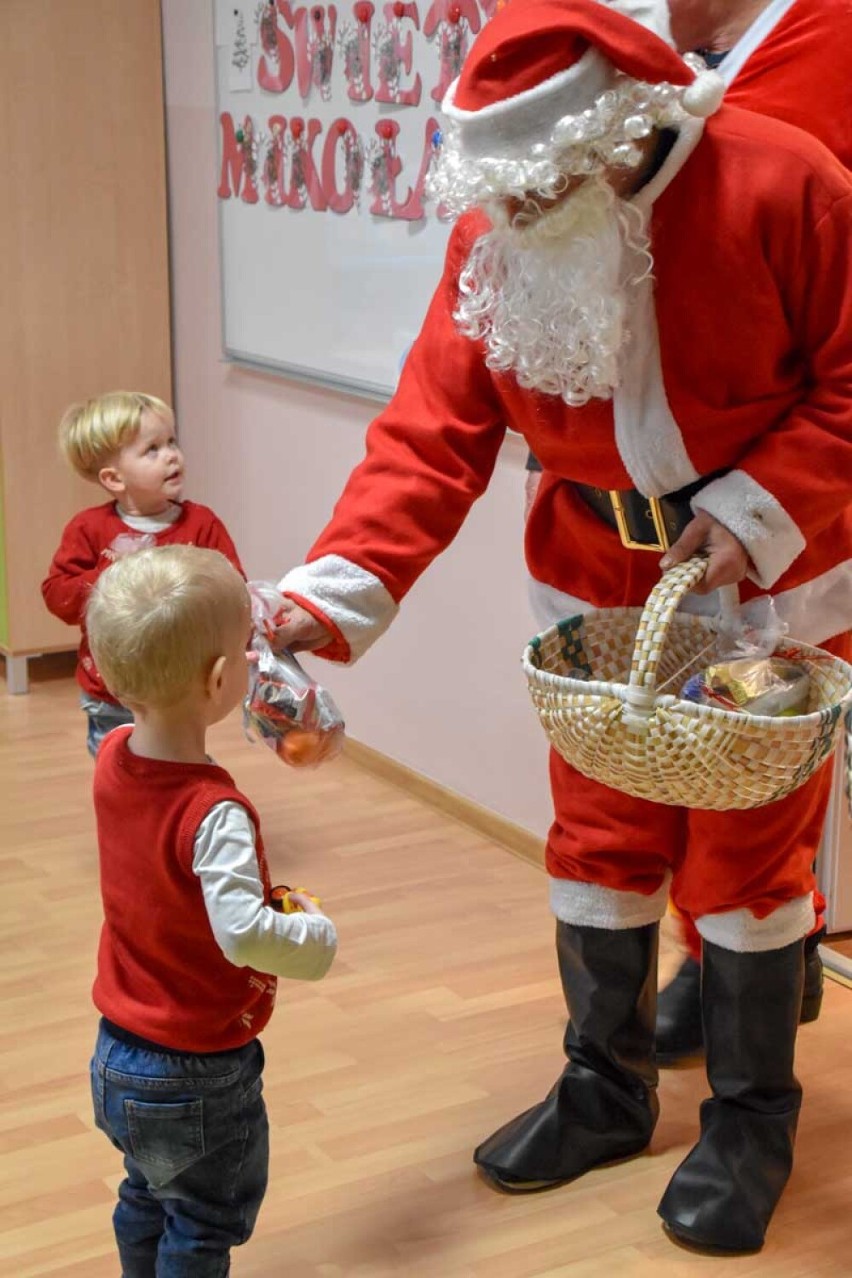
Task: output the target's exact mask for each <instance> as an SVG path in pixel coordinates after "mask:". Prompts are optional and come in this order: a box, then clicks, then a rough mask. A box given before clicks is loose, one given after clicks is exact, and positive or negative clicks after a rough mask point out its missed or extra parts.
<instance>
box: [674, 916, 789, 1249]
mask: <svg viewBox="0 0 852 1278" xmlns="http://www.w3.org/2000/svg"><path fill="white" fill-rule="evenodd" d="M803 968H804V959H803V947H802V942H801V941H796V942H795V943H794V944H793V945H787V946H785V947H784V949H781V950H768V951H765V952H763V953H758V954H736V953H734V952H733V951H732V950H724V949H721V948H720V947H719V946H718V945H712V944H710V943H709V942H707V941H705V942H704V947H703V980H702V996H701V1004H702V1009H703V1014H704V1039H705V1042H706V1044H707V1077H708V1080H709V1082H710V1087H711V1089H712V1092H713V1097H712V1099H711V1100H706V1101H704V1103H703V1104H702V1106H701V1138H700V1140H699V1141H698V1144H697V1145H696V1146H695V1147H694V1149H692V1150H691V1152H690V1153H689V1154H688V1155H687V1156H686V1158H685V1159H684V1161H683V1162H682V1163H681V1165H680V1167H678V1169H677V1171H676V1172H675V1174H674V1176H673V1177H672V1179H671V1181H670V1182H669V1186H668V1189H667V1190H666V1192H665V1194H664V1195H663V1198H662V1202H661V1203H660V1206H659V1208H658V1210H659V1213H660V1215H661V1216H662V1218H663V1220H664V1221H665V1223H666V1225H667V1227H668V1229H669V1231H670V1232H671V1233H672V1234H674V1235H675V1237H676V1238H678V1239H679V1240H680V1241H682V1242H686V1243H690V1244H692V1245H694V1246H698V1247H703V1248H710V1249H712V1250H723V1251H754V1250H756V1249H758V1248H760V1247H761V1246H762V1245H763V1239H764V1235H765V1233H766V1228H767V1225H768V1224H769V1221H770V1219H771V1217H772V1213H773V1211H774V1210H775V1207H776V1205H777V1203H778V1199H779V1198H780V1197H781V1193H782V1191H783V1189H784V1186H785V1185H786V1183H787V1179H788V1177H789V1175H790V1169H791V1167H792V1165H793V1141H794V1138H795V1135H796V1124H797V1122H798V1117H799V1106H800V1104H801V1096H802V1089H801V1087H800V1086H799V1083H798V1081H797V1079H796V1077H795V1075H794V1073H793V1052H794V1048H795V1043H796V1027H797V1025H798V1021H799V1014H800V1012H801V1006H802V978H803Z"/></svg>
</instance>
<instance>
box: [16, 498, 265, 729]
mask: <svg viewBox="0 0 852 1278" xmlns="http://www.w3.org/2000/svg"><path fill="white" fill-rule="evenodd" d="M133 533H134V529H132V528H131V527H130V525H129V524H126V523H125V522H124V520H123V519H122V518H121V516H120V515H119V514H118V512H117V510H116V507H115V502H111V501H108V502H105V503H104V505H102V506H91V507H90V508H89V509H88V510H82V511H81V512H80V514H79V515H75V516H74V518H73V519H72V520H71V522H70V523H69V524H68V525H67V526H66V528H65V531H64V532H63V534H62V540H61V542H60V543H59V549H58V550H57V552H56V554H55V555H54V556H53V561H52V563H51V565H50V571H49V572H48V574H47V576H46V577H45V579H44V581H43V582H42V583H41V593H42V596H43V598H44V602H45V603H46V604H47V607H48V609H49V610H50V611H51V612H52V613H53V615H54V616H55V617H59V619H60V620H61V621H67V623H68V625H69V626H79V627H80V631H81V635H80V646H79V648H78V649H77V682H78V683H79V685H80V687H81V688H82V689H83V691H84V692H87V693H89V695H90V696H92V697H97V699H98V700H99V701H110V702H112V704H113V705H117V704H118V703H117V701H116V699H115V697H113V696H112V695H111V694H110V693H109V692H108V691H107V689H106V685H105V684H104V681H103V679H102V678H101V676H100V675H99V674H98V671H97V668H96V666H95V663H94V661H93V660H92V654H91V652H90V651H89V641H88V639H87V638H86V627H85V624H84V615H85V610H86V600H87V598H88V596H89V591H90V590H91V588H92V586H93V585H94V584H95V582H96V581H97V579H98V577H99V576H100V575H101V573H102V572H103V571H104V569H105V568H108V567H109V565H110V564H111V563H112V561H113V559H114V558H115V556H114V555H113V554H112V551H111V549H110V547H111V545H112V543H113V541H114V540H115V538H116V537H118V536H119V535H120V534H125V535H127V534H130V535H131V536H132V535H133ZM137 535H138V536H142V534H141V533H139V534H137ZM154 541H155V542H156V544H157V545H158V546H173V545H181V546H205V547H208V548H209V549H211V550H219V551H221V553H222V554H223V555H224V556H225V558H226V559H230V561H231V563H232V564H233V565H234V567H235V568H236V569H237V571H238V572H239V573H241V574H242V576H245V573H244V572H243V568H242V564H241V563H240V561H239V557H238V555H237V551H236V548H235V546H234V543H233V542H232V541H231V538H230V537H229V536H228V532H227V530H226V528H225V525H224V524H223V523H222V521H221V519H219V518H218V517H217V516H216V515H214V514H213V511H212V510H209V509H208V508H207V506H199V505H198V504H197V503H196V502H194V501H185V502H184V503H183V506H182V508H181V513H180V515H179V516H178V518H177V519H176V520H175V522H174V523H173V524H170V525H169V527H168V528H164V529H163V531H162V532H159V533H156V534H154Z"/></svg>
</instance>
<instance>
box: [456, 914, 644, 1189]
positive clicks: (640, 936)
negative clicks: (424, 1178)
mask: <svg viewBox="0 0 852 1278" xmlns="http://www.w3.org/2000/svg"><path fill="white" fill-rule="evenodd" d="M658 936H659V927H658V925H657V924H656V923H653V924H649V925H648V926H646V927H638V928H625V929H623V930H619V931H610V930H608V929H605V928H595V927H575V926H573V925H572V924H568V923H561V922H560V923H557V925H556V949H557V954H558V957H559V973H560V976H561V978H562V989H563V991H564V993H565V1002H566V1003H567V1005H568V1014H569V1017H570V1019H569V1021H568V1028H567V1030H566V1031H565V1044H564V1046H565V1053H566V1055H567V1056H568V1065H567V1066H566V1068H565V1070H564V1071H563V1073H562V1077H561V1078H560V1079H559V1081H558V1082H557V1083H556V1084H555V1086H554V1087H553V1088H552V1090H551V1091H550V1093H549V1095H548V1096H547V1098H546V1099H545V1100H543V1101H542V1102H541V1104H539V1105H536V1106H534V1108H533V1109H529V1110H527V1111H526V1112H525V1113H523V1114H520V1115H519V1116H518V1117H517V1118H514V1119H512V1121H511V1122H509V1123H507V1124H506V1125H505V1127H501V1128H500V1130H499V1131H497V1132H495V1133H494V1135H493V1136H490V1137H489V1138H488V1140H486V1141H484V1142H483V1143H482V1144H481V1145H480V1146H479V1148H478V1149H477V1150H476V1151H475V1153H474V1156H473V1157H474V1162H476V1163H477V1164H478V1165H479V1166H480V1167H481V1168H482V1170H483V1172H484V1173H485V1175H486V1176H487V1177H488V1179H489V1180H490V1181H491V1182H492V1183H493V1184H495V1185H496V1186H497V1187H498V1188H500V1189H504V1190H507V1191H509V1192H513V1193H530V1192H532V1191H534V1190H538V1189H551V1188H553V1187H555V1186H556V1185H560V1184H562V1183H563V1182H564V1181H566V1180H571V1179H573V1177H575V1176H581V1175H582V1174H583V1172H586V1171H589V1170H590V1169H591V1168H592V1167H596V1166H598V1164H600V1163H606V1162H611V1161H612V1160H614V1159H618V1158H628V1157H631V1156H632V1155H634V1154H638V1153H640V1152H641V1151H642V1150H643V1149H645V1148H646V1146H647V1145H648V1143H649V1141H650V1139H651V1133H652V1132H653V1130H654V1126H655V1124H656V1121H657V1114H658V1112H659V1105H658V1102H657V1092H656V1086H657V1069H656V1065H655V1064H654V1011H655V1004H656V992H657V988H656V987H657V978H656V973H657V946H658Z"/></svg>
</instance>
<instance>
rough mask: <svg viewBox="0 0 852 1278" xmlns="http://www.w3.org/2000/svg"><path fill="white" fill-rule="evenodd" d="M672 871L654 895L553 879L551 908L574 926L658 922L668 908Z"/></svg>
mask: <svg viewBox="0 0 852 1278" xmlns="http://www.w3.org/2000/svg"><path fill="white" fill-rule="evenodd" d="M670 881H671V875H670V874H666V875H665V877H664V879H663V882H662V883H661V884H660V886H659V888H658V889H657V891H656V892H654V893H652V895H651V896H643V895H642V893H641V892H620V891H619V890H618V889H617V888H608V887H601V886H600V884H598V883H580V882H578V881H577V880H575V879H554V878H551V880H550V908H551V910H552V911H553V913H554V914H555V915H556V917H557V918H558V919H559V921H560V923H570V924H572V925H573V926H574V927H600V928H606V929H607V930H609V931H620V930H622V929H624V928H628V927H645V926H647V924H648V923H657V922H658V921H659V920H660V919H661V918H662V917H663V915H664V914H665V912H666V902H667V901H668V899H669V882H670Z"/></svg>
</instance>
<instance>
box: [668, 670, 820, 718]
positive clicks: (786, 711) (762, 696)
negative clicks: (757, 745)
mask: <svg viewBox="0 0 852 1278" xmlns="http://www.w3.org/2000/svg"><path fill="white" fill-rule="evenodd" d="M681 696H682V697H683V698H684V700H685V701H695V702H697V703H698V704H699V705H705V706H717V707H719V708H720V709H723V710H737V711H741V712H742V713H744V714H762V715H771V716H773V717H774V716H778V715H795V714H806V713H807V708H808V700H809V697H810V676H809V675H808V671H807V669H806V668H805V666H804V665H802V664H801V663H799V662H796V661H791V660H789V659H788V658H786V657H759V656H758V657H738V658H734V659H732V660H729V661H721V662H718V663H717V664H716V665H712V666H708V667H707V669H706V670H703V671H701V673H700V674H695V675H692V677H691V678H689V679H688V680H687V681H686V683H685V684H684V687H683V689H682V691H681Z"/></svg>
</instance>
